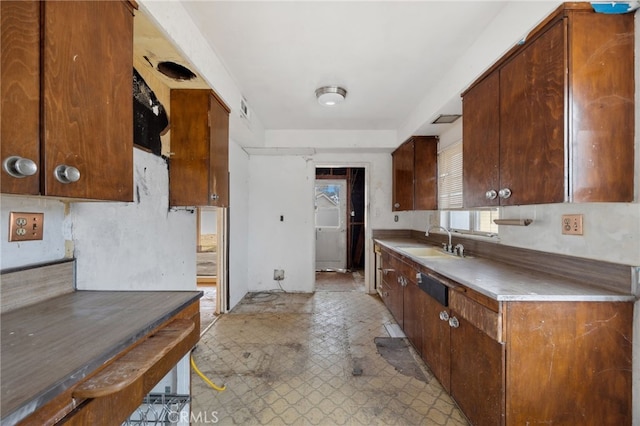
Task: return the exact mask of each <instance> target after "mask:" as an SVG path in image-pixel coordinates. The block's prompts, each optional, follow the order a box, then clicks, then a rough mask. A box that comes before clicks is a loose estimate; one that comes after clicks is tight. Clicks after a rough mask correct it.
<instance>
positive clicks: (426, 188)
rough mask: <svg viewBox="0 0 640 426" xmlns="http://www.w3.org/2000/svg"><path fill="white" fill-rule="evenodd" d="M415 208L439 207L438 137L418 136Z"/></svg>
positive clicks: (416, 139) (435, 208) (415, 149)
mask: <svg viewBox="0 0 640 426" xmlns="http://www.w3.org/2000/svg"><path fill="white" fill-rule="evenodd" d="M413 169H414V178H415V182H414V200H413V209H414V210H437V209H438V138H437V137H433V136H418V137H416V138H415V146H414V167H413Z"/></svg>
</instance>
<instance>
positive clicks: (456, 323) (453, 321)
mask: <svg viewBox="0 0 640 426" xmlns="http://www.w3.org/2000/svg"><path fill="white" fill-rule="evenodd" d="M449 327H451V328H458V327H460V321H458V318H456V317H451V318H449Z"/></svg>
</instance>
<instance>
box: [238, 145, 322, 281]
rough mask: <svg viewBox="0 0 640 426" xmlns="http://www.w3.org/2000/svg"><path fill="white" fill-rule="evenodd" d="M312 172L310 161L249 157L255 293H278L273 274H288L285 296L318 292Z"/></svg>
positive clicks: (250, 259) (250, 262)
mask: <svg viewBox="0 0 640 426" xmlns="http://www.w3.org/2000/svg"><path fill="white" fill-rule="evenodd" d="M313 171H314V166H313V162H312V161H311V159H310V158H305V157H301V156H288V157H274V156H251V157H250V159H249V255H248V257H247V267H248V269H249V271H248V278H249V282H248V288H249V290H250V291H265V290H274V289H278V283H277V282H276V281H274V280H273V270H274V269H284V271H285V279H284V280H283V281H281V282H280V285H282V288H283V289H284V290H285V291H299V292H310V291H312V290H313V283H314V262H313V260H314V259H313V253H314V251H313V250H314V246H313V242H314V238H315V233H314V229H313V183H314V179H312V178H311V176H312V175H313ZM280 216H283V221H280Z"/></svg>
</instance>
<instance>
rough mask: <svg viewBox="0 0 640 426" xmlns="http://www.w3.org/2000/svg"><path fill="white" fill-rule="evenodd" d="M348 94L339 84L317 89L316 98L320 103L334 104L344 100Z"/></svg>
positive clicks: (325, 104)
mask: <svg viewBox="0 0 640 426" xmlns="http://www.w3.org/2000/svg"><path fill="white" fill-rule="evenodd" d="M346 96H347V91H346V90H345V89H343V88H342V87H338V86H324V87H321V88H319V89H316V98H318V103H319V104H320V105H324V106H334V105H337V104H339V103H341V102H342V101H344V98H345V97H346Z"/></svg>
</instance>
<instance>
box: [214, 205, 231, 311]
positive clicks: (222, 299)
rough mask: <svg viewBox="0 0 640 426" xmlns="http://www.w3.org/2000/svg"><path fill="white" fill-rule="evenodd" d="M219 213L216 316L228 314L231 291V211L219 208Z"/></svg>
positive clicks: (217, 209)
mask: <svg viewBox="0 0 640 426" xmlns="http://www.w3.org/2000/svg"><path fill="white" fill-rule="evenodd" d="M216 211H217V215H216V218H217V224H216V225H217V236H218V249H217V253H216V255H217V256H218V260H217V261H218V263H217V265H218V274H217V276H218V278H217V288H216V292H217V294H216V314H217V315H220V314H221V313H226V312H228V310H229V307H228V306H227V293H228V291H229V280H228V277H229V274H228V271H227V265H228V262H227V259H228V257H229V253H228V251H227V246H228V244H227V241H228V239H229V236H228V235H227V230H228V228H227V225H228V221H229V218H228V216H229V209H227V208H226V207H218V208H216Z"/></svg>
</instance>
